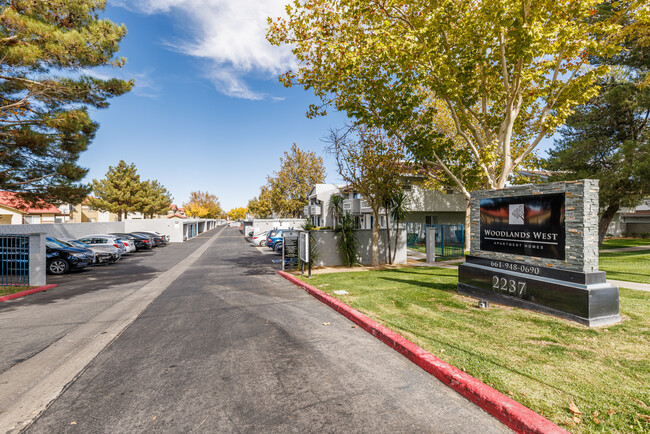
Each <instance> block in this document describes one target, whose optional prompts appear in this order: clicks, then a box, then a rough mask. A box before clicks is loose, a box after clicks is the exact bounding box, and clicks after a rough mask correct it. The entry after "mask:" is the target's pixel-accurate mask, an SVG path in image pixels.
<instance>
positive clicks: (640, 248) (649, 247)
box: [599, 244, 650, 253]
mask: <svg viewBox="0 0 650 434" xmlns="http://www.w3.org/2000/svg"><path fill="white" fill-rule="evenodd" d="M643 250H650V244H648V245H645V246H634V247H620V248H618V249H601V250H600V251H599V253H610V252H639V251H643Z"/></svg>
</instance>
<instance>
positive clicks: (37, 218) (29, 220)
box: [24, 215, 41, 225]
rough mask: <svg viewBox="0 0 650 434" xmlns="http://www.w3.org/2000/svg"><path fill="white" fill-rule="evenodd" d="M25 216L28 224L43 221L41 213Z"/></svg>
mask: <svg viewBox="0 0 650 434" xmlns="http://www.w3.org/2000/svg"><path fill="white" fill-rule="evenodd" d="M24 218H25V224H26V225H37V224H39V223H40V222H41V216H40V215H26V216H25V217H24Z"/></svg>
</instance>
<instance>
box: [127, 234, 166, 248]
mask: <svg viewBox="0 0 650 434" xmlns="http://www.w3.org/2000/svg"><path fill="white" fill-rule="evenodd" d="M133 233H134V234H136V235H145V236H148V237H149V238H150V239H152V240H153V243H154V247H158V246H164V245H166V244H167V240H166V239H165V237H164V236H161V235H157V234H155V233H153V232H141V231H137V232H133Z"/></svg>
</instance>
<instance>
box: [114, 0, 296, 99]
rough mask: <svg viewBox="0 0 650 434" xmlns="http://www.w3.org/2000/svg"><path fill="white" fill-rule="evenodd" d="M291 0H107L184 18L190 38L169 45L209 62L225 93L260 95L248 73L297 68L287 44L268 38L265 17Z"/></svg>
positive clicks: (275, 72) (215, 80)
mask: <svg viewBox="0 0 650 434" xmlns="http://www.w3.org/2000/svg"><path fill="white" fill-rule="evenodd" d="M288 2H289V0H112V1H111V4H113V5H115V6H122V7H126V8H129V9H132V10H137V11H140V12H143V13H147V14H158V13H164V14H169V15H172V16H174V17H177V18H176V19H179V20H181V19H183V20H187V21H188V22H185V23H184V27H185V28H187V29H192V30H188V36H187V37H188V39H187V40H184V41H172V42H170V43H169V45H170V46H171V47H173V48H174V49H176V50H179V51H180V52H182V53H185V54H187V55H190V56H195V57H199V58H204V59H208V60H209V65H210V70H209V72H208V73H207V74H206V75H207V77H208V78H209V79H210V80H212V81H213V83H214V84H215V86H216V87H217V89H218V90H219V91H221V92H223V93H225V94H227V95H230V96H234V97H239V98H247V99H261V98H264V97H265V95H263V94H260V93H258V92H255V91H254V90H252V89H250V87H249V86H248V85H247V84H246V80H245V79H246V77H247V76H250V75H252V74H255V75H260V74H261V75H263V76H267V77H269V78H271V77H274V76H277V75H278V74H280V73H282V72H285V71H286V70H287V69H289V68H292V67H295V66H296V60H295V57H294V56H293V55H292V54H291V52H290V50H289V49H288V47H286V46H283V47H275V46H272V45H271V44H270V43H269V42H268V41H267V40H266V31H267V17H278V16H281V15H283V14H284V6H285V5H286V4H287V3H288Z"/></svg>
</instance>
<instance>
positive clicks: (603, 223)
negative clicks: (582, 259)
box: [598, 204, 620, 246]
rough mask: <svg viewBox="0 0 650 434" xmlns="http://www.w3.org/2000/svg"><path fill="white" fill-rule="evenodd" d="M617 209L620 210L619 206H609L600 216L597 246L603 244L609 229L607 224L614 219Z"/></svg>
mask: <svg viewBox="0 0 650 434" xmlns="http://www.w3.org/2000/svg"><path fill="white" fill-rule="evenodd" d="M619 208H620V206H619V204H615V205H610V206H608V207H607V209H606V210H605V212H604V213H603V215H602V216H600V220H599V221H598V245H599V246H600V245H602V244H603V240H604V239H605V235H606V234H607V228H608V227H609V224H610V223H611V222H612V220H613V219H614V216H615V215H616V213H617V212H618V210H619Z"/></svg>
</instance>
